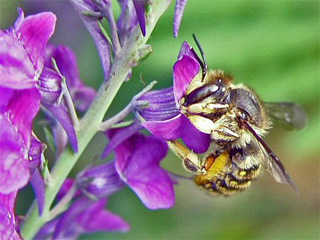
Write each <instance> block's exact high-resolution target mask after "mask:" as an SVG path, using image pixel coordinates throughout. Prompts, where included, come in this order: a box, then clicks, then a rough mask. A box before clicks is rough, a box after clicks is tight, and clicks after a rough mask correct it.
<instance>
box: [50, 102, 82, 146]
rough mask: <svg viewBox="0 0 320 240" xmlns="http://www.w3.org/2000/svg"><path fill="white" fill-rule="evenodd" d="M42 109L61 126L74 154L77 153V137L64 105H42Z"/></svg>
mask: <svg viewBox="0 0 320 240" xmlns="http://www.w3.org/2000/svg"><path fill="white" fill-rule="evenodd" d="M44 107H45V108H46V109H47V110H48V111H49V112H50V113H51V114H52V116H53V117H54V118H55V119H56V120H57V121H58V122H59V123H60V124H61V125H62V127H63V129H64V130H65V131H66V133H67V135H68V137H69V140H70V143H71V146H72V148H73V150H74V151H75V152H77V151H78V140H77V135H76V132H75V130H74V126H73V124H72V121H71V118H70V115H69V113H68V111H67V110H66V108H65V106H64V105H62V104H61V105H58V106H56V105H47V104H44Z"/></svg>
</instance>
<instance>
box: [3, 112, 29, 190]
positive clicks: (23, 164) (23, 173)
mask: <svg viewBox="0 0 320 240" xmlns="http://www.w3.org/2000/svg"><path fill="white" fill-rule="evenodd" d="M24 148H25V145H24V141H23V138H22V136H21V134H19V133H18V132H17V129H16V127H14V125H12V123H10V122H9V120H8V119H7V118H6V117H5V116H2V115H0V156H1V161H0V193H4V194H8V193H11V192H13V191H17V190H18V189H19V188H21V187H23V186H25V185H26V184H27V182H28V180H29V176H30V173H29V168H28V160H27V159H26V156H25V151H26V149H24Z"/></svg>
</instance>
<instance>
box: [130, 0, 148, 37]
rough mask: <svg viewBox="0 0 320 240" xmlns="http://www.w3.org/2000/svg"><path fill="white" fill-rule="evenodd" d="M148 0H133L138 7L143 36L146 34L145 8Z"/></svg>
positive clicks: (135, 6) (136, 7)
mask: <svg viewBox="0 0 320 240" xmlns="http://www.w3.org/2000/svg"><path fill="white" fill-rule="evenodd" d="M146 3H147V1H146V0H133V5H134V8H135V9H136V13H137V17H138V21H139V25H140V28H141V32H142V34H143V36H146V17H145V8H146Z"/></svg>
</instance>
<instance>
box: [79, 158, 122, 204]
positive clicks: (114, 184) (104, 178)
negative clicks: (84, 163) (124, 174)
mask: <svg viewBox="0 0 320 240" xmlns="http://www.w3.org/2000/svg"><path fill="white" fill-rule="evenodd" d="M77 186H78V188H80V189H81V190H82V191H83V192H84V193H85V194H89V195H90V196H94V197H96V198H98V199H101V198H103V197H107V196H110V195H112V194H113V193H115V192H117V191H118V190H120V189H121V188H122V187H123V186H124V182H123V181H122V180H121V179H120V176H119V174H118V173H117V171H116V169H115V163H114V161H112V162H109V163H106V164H102V165H99V166H94V167H89V168H88V169H86V170H85V171H84V172H82V173H80V174H79V175H78V177H77Z"/></svg>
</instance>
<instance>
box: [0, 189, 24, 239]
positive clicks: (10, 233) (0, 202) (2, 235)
mask: <svg viewBox="0 0 320 240" xmlns="http://www.w3.org/2000/svg"><path fill="white" fill-rule="evenodd" d="M16 195H17V192H13V193H11V194H8V195H5V194H1V193H0V239H12V240H18V239H21V238H20V236H19V234H18V233H17V231H16V222H15V216H14V203H15V200H16Z"/></svg>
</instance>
